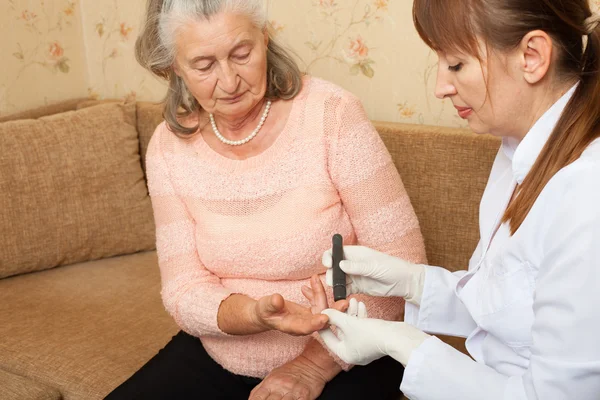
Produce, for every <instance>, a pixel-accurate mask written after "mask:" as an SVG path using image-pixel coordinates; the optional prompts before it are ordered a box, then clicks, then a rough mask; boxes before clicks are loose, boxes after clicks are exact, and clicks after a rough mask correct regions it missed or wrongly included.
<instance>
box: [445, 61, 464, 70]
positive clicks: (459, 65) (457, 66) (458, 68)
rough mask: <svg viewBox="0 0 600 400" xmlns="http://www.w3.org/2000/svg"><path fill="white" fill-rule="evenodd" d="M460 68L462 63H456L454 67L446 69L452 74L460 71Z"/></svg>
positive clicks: (450, 66)
mask: <svg viewBox="0 0 600 400" xmlns="http://www.w3.org/2000/svg"><path fill="white" fill-rule="evenodd" d="M462 67H463V63H458V64H456V65H449V66H448V69H449V70H450V71H453V72H458V71H460V70H461V69H462Z"/></svg>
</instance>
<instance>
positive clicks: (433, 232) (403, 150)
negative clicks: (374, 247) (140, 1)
mask: <svg viewBox="0 0 600 400" xmlns="http://www.w3.org/2000/svg"><path fill="white" fill-rule="evenodd" d="M375 127H376V128H377V130H378V132H379V134H380V135H381V137H382V139H383V141H384V142H385V144H386V146H387V148H388V150H389V151H390V153H391V154H392V157H393V159H394V163H395V164H396V168H397V169H398V171H399V172H400V175H401V176H402V181H403V182H404V186H405V187H406V191H407V192H408V196H409V197H410V200H411V202H412V205H413V207H414V209H415V212H416V214H417V217H418V219H419V224H420V225H421V232H422V233H423V237H424V238H425V248H426V250H427V259H428V262H429V264H431V265H437V266H440V267H445V268H447V269H449V270H451V271H455V270H458V269H466V268H467V266H468V262H469V259H470V258H471V255H472V253H473V251H474V250H475V246H477V242H478V241H479V228H478V226H479V201H480V199H481V196H482V195H483V190H484V189H485V185H486V183H487V180H488V176H489V174H490V170H491V168H492V163H493V162H494V158H495V156H496V154H497V152H498V148H499V147H500V140H499V139H498V138H495V137H492V136H488V135H484V136H482V135H476V134H474V133H472V132H471V131H469V130H466V129H455V128H444V127H434V126H425V125H411V124H398V123H389V122H376V123H375Z"/></svg>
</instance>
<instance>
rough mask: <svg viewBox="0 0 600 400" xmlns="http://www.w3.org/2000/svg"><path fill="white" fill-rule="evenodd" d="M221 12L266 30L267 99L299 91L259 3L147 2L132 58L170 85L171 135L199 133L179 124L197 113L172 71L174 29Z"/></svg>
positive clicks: (296, 73) (297, 76) (167, 114)
mask: <svg viewBox="0 0 600 400" xmlns="http://www.w3.org/2000/svg"><path fill="white" fill-rule="evenodd" d="M222 12H232V13H237V14H242V15H245V16H248V17H249V18H250V20H251V21H252V22H253V23H254V25H255V26H256V27H258V28H260V29H267V32H268V34H269V44H268V48H267V92H266V95H265V96H266V97H267V98H268V99H271V100H275V99H285V100H287V99H291V98H294V97H295V96H296V95H297V94H298V93H299V92H300V90H301V88H302V74H301V72H300V69H299V67H298V65H297V64H296V62H295V61H294V59H293V58H292V57H291V56H290V54H289V53H288V52H287V51H285V50H284V49H283V47H282V46H281V45H279V44H278V43H277V41H276V40H274V38H273V34H272V32H271V30H270V29H269V24H268V22H267V15H266V10H265V7H264V4H263V0H148V4H147V8H146V19H145V23H144V26H143V28H142V31H141V33H140V35H139V37H138V38H137V40H136V43H135V56H136V59H137V61H138V63H140V65H141V66H142V67H144V68H146V69H147V70H149V71H150V72H152V73H153V74H154V75H156V76H158V77H161V78H163V79H166V80H167V81H168V82H169V90H168V92H167V95H166V98H165V105H164V112H163V116H164V118H165V120H166V121H167V124H168V125H169V128H170V129H171V130H172V131H173V132H175V133H176V134H179V135H190V134H193V133H195V132H196V131H197V130H198V126H196V127H194V128H189V127H185V126H183V125H181V123H180V122H179V121H180V119H181V118H182V117H186V116H188V115H190V114H192V113H193V112H195V111H198V110H199V109H200V105H199V104H198V101H197V100H196V99H195V98H194V96H192V94H191V93H190V92H189V90H188V89H187V87H186V86H185V83H184V82H183V79H181V78H180V77H179V76H177V75H176V74H175V72H174V70H173V64H174V62H175V38H176V35H177V31H178V29H180V28H181V27H182V26H184V25H185V24H186V23H188V22H191V21H207V20H209V19H210V18H211V17H212V16H214V15H216V14H219V13H222Z"/></svg>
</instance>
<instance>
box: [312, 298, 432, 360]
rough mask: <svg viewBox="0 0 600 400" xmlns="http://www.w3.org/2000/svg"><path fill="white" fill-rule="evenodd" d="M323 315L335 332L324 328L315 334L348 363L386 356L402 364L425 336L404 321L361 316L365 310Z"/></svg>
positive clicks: (332, 312)
mask: <svg viewBox="0 0 600 400" xmlns="http://www.w3.org/2000/svg"><path fill="white" fill-rule="evenodd" d="M363 306H364V305H363ZM350 308H352V306H351V307H350ZM323 314H327V315H328V316H329V322H330V324H331V325H334V326H335V327H336V333H333V332H332V331H331V330H330V329H325V330H322V331H320V332H319V335H320V336H321V339H323V342H324V343H325V345H327V347H329V349H330V350H331V351H332V352H334V353H335V354H336V355H337V356H338V357H339V358H340V359H342V360H343V361H344V362H346V363H348V364H356V365H366V364H369V363H370V362H372V361H374V360H377V359H379V358H381V357H383V356H385V355H389V356H391V357H392V358H394V359H396V360H397V361H398V362H400V363H402V365H404V366H406V364H408V360H409V358H410V355H411V353H412V351H413V350H414V349H416V348H417V347H419V346H420V345H421V343H423V342H424V341H425V340H426V339H427V338H428V337H429V335H427V334H426V333H424V332H422V331H421V330H419V329H417V328H415V327H414V326H412V325H409V324H407V323H405V322H396V321H384V320H381V319H372V318H364V317H363V315H366V313H364V314H361V313H358V312H357V314H356V315H352V314H351V313H350V312H348V313H342V312H339V311H337V310H332V309H328V310H325V311H323ZM336 334H337V336H336Z"/></svg>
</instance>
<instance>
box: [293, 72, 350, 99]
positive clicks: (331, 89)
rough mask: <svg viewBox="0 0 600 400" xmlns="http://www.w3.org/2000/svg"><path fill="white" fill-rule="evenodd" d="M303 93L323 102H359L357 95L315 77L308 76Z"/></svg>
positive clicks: (305, 79)
mask: <svg viewBox="0 0 600 400" xmlns="http://www.w3.org/2000/svg"><path fill="white" fill-rule="evenodd" d="M303 92H306V97H308V98H313V99H315V100H316V99H321V100H335V101H338V102H357V101H358V102H359V99H358V97H357V96H356V95H354V94H353V93H351V92H350V91H348V90H346V89H344V88H343V87H341V86H339V85H337V84H335V83H333V82H330V81H327V80H325V79H322V78H317V77H314V76H308V75H307V76H306V77H305V78H304V82H303Z"/></svg>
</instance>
